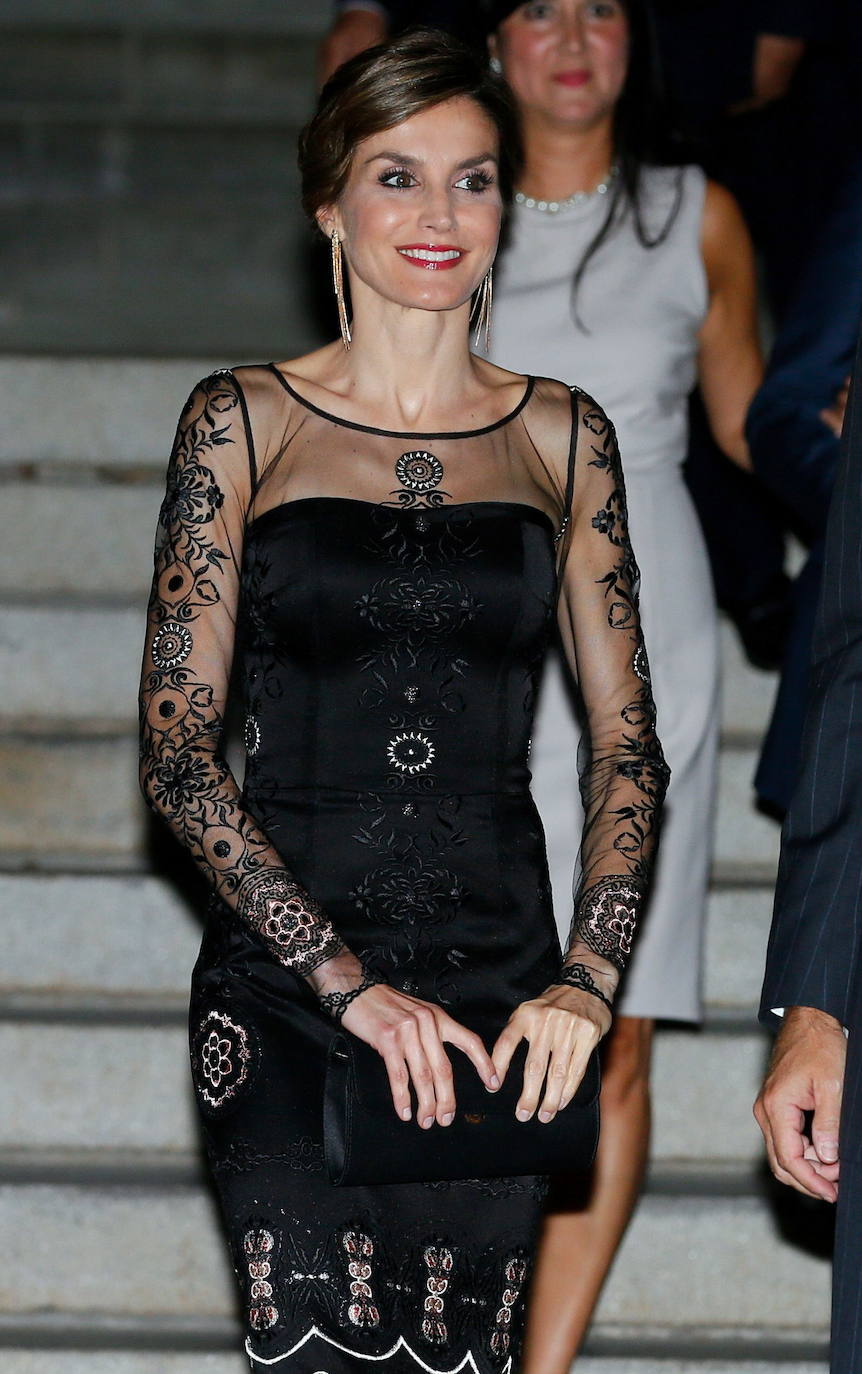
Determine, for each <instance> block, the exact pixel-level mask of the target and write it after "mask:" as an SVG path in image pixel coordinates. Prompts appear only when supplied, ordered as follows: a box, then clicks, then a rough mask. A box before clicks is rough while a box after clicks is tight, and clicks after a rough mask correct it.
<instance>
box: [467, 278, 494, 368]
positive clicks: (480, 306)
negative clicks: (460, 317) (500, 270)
mask: <svg viewBox="0 0 862 1374" xmlns="http://www.w3.org/2000/svg"><path fill="white" fill-rule="evenodd" d="M493 304H494V268H493V266H491V267H489V268H488V271H487V272H486V273H485V276H484V277H483V279H482V285H481V286H480V287H479V290H478V291H477V293H476V300H475V301H474V303H473V309H472V311H471V312H470V319H471V321H472V320H474V319H475V321H476V333H475V334H474V336H473V342H474V343H475V344H476V347H477V348H478V346H479V343H480V341H481V343H482V349H483V351H484V352H485V353H490V351H491V310H492V307H493Z"/></svg>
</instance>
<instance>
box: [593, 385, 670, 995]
mask: <svg viewBox="0 0 862 1374" xmlns="http://www.w3.org/2000/svg"><path fill="white" fill-rule="evenodd" d="M575 390H576V391H577V389H575ZM577 394H578V396H579V409H580V415H581V424H582V426H583V427H584V429H585V430H586V431H587V432H588V434H589V443H588V447H589V451H590V453H591V454H592V457H591V458H589V459H588V461H587V465H588V467H591V468H594V469H596V470H597V471H598V472H601V473H604V474H606V475H607V477H608V478H609V479H610V482H611V484H612V485H611V487H610V490H609V491H608V493H607V495H606V496H605V499H604V501H603V503H602V505H601V506H600V507H599V508H598V509H595V508H594V513H593V515H592V519H591V525H592V528H593V529H594V530H595V531H596V532H597V534H599V535H601V536H603V537H604V538H605V539H607V541H608V543H609V544H610V546H611V547H612V548H613V550H614V551H615V553H616V560H615V562H614V563H613V565H612V567H611V568H610V569H609V570H608V571H607V572H606V573H604V574H603V575H602V576H601V577H600V578H599V579H598V581H597V585H598V586H599V587H601V588H602V591H603V596H604V601H605V605H606V617H607V624H608V626H609V628H610V629H611V630H613V631H614V632H621V633H623V634H624V635H625V636H626V637H627V638H628V640H629V642H630V645H631V667H632V670H633V673H634V676H635V678H636V679H637V680H638V682H639V683H640V687H639V690H637V691H636V693H635V694H634V695H633V696H632V698H631V699H630V700H629V701H628V702H626V703H625V705H624V706H623V707H622V710H621V712H620V715H621V719H622V722H623V725H624V727H625V728H624V730H623V731H622V733H621V737H619V736H617V737H616V738H615V740H614V743H613V746H612V748H610V749H608V750H607V751H606V752H605V753H604V754H602V753H601V752H594V754H593V757H592V758H591V759H590V762H589V766H588V767H587V768H586V769H585V770H584V773H583V774H582V777H581V792H582V796H583V801H584V812H585V818H586V819H585V825H584V834H583V839H582V845H581V862H582V870H583V877H582V880H581V883H580V885H579V891H578V896H577V899H576V902H575V914H574V919H573V922H572V929H571V932H570V940H569V947H570V948H571V947H572V945H573V944H574V943H575V942H576V941H582V942H583V943H584V944H585V945H586V946H587V947H588V948H589V949H591V950H592V951H593V952H594V953H595V954H597V955H599V956H600V957H601V958H603V959H607V960H609V962H610V963H612V964H613V965H614V967H615V968H617V969H618V970H620V971H621V970H622V969H623V968H624V967H625V964H626V961H627V959H628V957H629V955H630V953H631V948H632V938H633V936H634V932H635V928H636V926H637V921H638V917H639V913H640V909H641V907H642V905H643V901H644V898H645V894H646V890H647V881H648V878H649V874H650V870H651V867H652V861H653V855H654V851H655V845H656V840H657V827H658V815H659V812H660V809H661V804H662V801H663V799H664V794H665V792H666V790H667V784H668V779H669V776H670V771H669V769H668V767H667V764H666V763H665V760H664V756H663V754H662V751H661V746H660V744H659V742H658V739H657V736H656V733H655V704H654V702H653V698H652V692H651V687H650V675H649V662H648V659H647V653H646V648H645V645H644V641H643V636H642V633H641V629H640V620H639V617H638V589H639V584H640V575H639V572H638V568H637V563H636V562H635V558H634V554H633V552H632V547H631V543H630V540H629V533H628V512H627V508H626V499H625V484H624V480H623V472H622V466H621V463H620V457H619V450H618V448H617V443H616V436H615V434H614V429H613V426H612V425H611V423H610V421H609V420H608V418H607V416H606V415H605V414H604V411H602V410H601V408H600V407H599V406H597V405H596V404H595V402H594V401H592V399H591V398H590V397H589V396H587V395H586V394H585V393H583V392H579V393H577ZM612 852H613V853H614V854H615V855H616V856H618V861H619V862H620V863H621V866H622V868H623V869H624V870H626V871H623V872H620V871H618V872H617V873H615V874H610V875H608V874H604V875H603V874H601V872H600V870H599V864H602V863H606V862H607V858H608V857H609V855H610V854H611V853H612ZM597 870H599V871H597ZM571 967H573V968H574V967H575V965H572V966H571ZM573 976H576V977H581V975H580V974H577V973H576V974H574V975H573ZM578 986H584V984H583V983H579V984H578ZM587 990H588V991H592V990H593V989H587Z"/></svg>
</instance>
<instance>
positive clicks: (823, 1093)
mask: <svg viewBox="0 0 862 1374" xmlns="http://www.w3.org/2000/svg"><path fill="white" fill-rule="evenodd" d="M846 1055H847V1041H846V1038H845V1035H844V1031H843V1029H842V1027H841V1023H840V1022H839V1021H836V1020H835V1017H834V1016H829V1015H827V1013H826V1012H823V1011H816V1010H815V1009H814V1008H813V1007H790V1008H788V1011H787V1015H786V1016H785V1018H784V1024H783V1025H782V1027H781V1030H780V1031H779V1034H778V1037H777V1039H776V1041H775V1048H774V1050H773V1052H772V1060H771V1063H770V1066H769V1071H768V1073H767V1075H766V1080H765V1082H764V1084H763V1087H762V1089H761V1091H760V1096H759V1097H758V1099H757V1101H756V1102H755V1104H754V1115H755V1117H756V1118H757V1124H758V1126H759V1127H760V1129H761V1131H762V1132H763V1136H764V1139H765V1141H766V1151H767V1154H768V1156H769V1163H770V1167H771V1169H772V1172H773V1173H774V1174H775V1177H776V1178H777V1179H778V1180H779V1182H780V1183H788V1184H790V1186H791V1187H792V1188H796V1189H798V1191H799V1192H800V1193H805V1194H806V1195H807V1196H808V1197H816V1198H823V1199H824V1201H826V1202H835V1200H836V1199H837V1197H838V1172H839V1164H838V1123H839V1119H840V1116H841V1093H842V1090H843V1087H844V1061H845V1059H846ZM806 1112H813V1113H814V1118H813V1121H812V1125H811V1136H810V1138H809V1136H807V1135H806V1134H805V1113H806Z"/></svg>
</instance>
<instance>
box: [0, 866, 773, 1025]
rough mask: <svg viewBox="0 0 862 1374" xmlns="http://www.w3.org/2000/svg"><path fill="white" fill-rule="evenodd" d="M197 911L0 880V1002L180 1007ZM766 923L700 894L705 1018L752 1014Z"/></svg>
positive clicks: (74, 881)
mask: <svg viewBox="0 0 862 1374" xmlns="http://www.w3.org/2000/svg"><path fill="white" fill-rule="evenodd" d="M203 907H204V895H203V891H201V893H200V897H199V900H197V902H191V903H190V902H189V901H187V900H186V899H185V898H184V897H182V896H181V895H180V893H179V891H178V890H177V887H176V885H175V884H174V883H172V882H170V881H168V880H166V879H162V878H157V877H153V876H149V875H145V874H139V875H135V876H127V877H122V876H111V875H108V874H99V875H75V874H57V875H52V876H49V875H44V874H42V875H37V874H11V873H5V874H3V873H0V946H2V949H3V959H2V962H0V996H3V995H5V997H6V998H7V1000H8V998H9V996H10V995H11V996H17V997H19V999H20V997H21V996H22V995H28V994H33V995H34V996H35V997H38V996H40V995H41V996H42V998H43V1000H48V999H51V998H56V997H57V995H58V994H59V995H61V996H63V997H66V998H72V999H77V1000H78V1001H86V1000H87V999H88V998H93V997H100V998H101V999H102V1000H103V1002H105V1003H108V1002H110V999H111V998H112V997H114V998H117V999H125V998H127V997H128V996H129V994H132V995H137V996H139V997H140V996H151V997H154V998H161V999H163V1000H164V999H165V998H168V999H172V1000H173V1001H174V1003H175V1004H176V1005H181V1003H182V1001H183V999H184V998H185V996H186V994H187V990H188V979H189V973H190V970H191V968H192V965H193V963H194V960H195V958H196V956H197V950H198V945H199V944H200V935H201V923H200V914H199V912H202V911H203ZM771 913H772V892H771V890H770V889H769V888H766V887H764V888H756V887H744V888H718V889H717V890H715V891H713V892H712V893H711V894H710V899H709V912H708V918H707V945H706V961H705V963H706V999H707V1003H708V1005H709V1006H710V1008H711V1009H712V1011H713V1012H714V1013H715V1012H724V1013H726V1014H727V1013H731V1014H735V1015H740V1014H742V1015H745V1014H747V1015H749V1016H751V1015H752V1014H753V1009H754V1008H755V1007H756V1006H757V1003H758V999H759V995H760V983H761V980H762V976H763V961H764V955H765V951H766V940H767V935H768V932H769V922H770V919H771ZM22 917H23V919H22ZM0 1006H2V1003H0Z"/></svg>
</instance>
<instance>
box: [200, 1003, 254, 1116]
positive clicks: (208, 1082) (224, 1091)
mask: <svg viewBox="0 0 862 1374" xmlns="http://www.w3.org/2000/svg"><path fill="white" fill-rule="evenodd" d="M251 1060H252V1051H251V1045H250V1043H249V1034H248V1031H247V1030H246V1029H245V1027H244V1026H240V1025H238V1024H237V1022H236V1021H232V1020H231V1018H230V1017H229V1016H227V1015H225V1013H224V1012H220V1011H211V1012H209V1014H208V1015H207V1016H205V1017H204V1019H203V1021H202V1022H201V1024H200V1026H199V1027H198V1031H197V1034H196V1035H195V1038H194V1047H193V1051H192V1071H193V1076H194V1079H195V1084H196V1086H197V1089H198V1092H199V1093H200V1096H201V1097H202V1098H203V1100H204V1102H206V1103H207V1104H208V1106H210V1107H222V1106H223V1105H224V1104H225V1102H227V1101H229V1100H230V1099H231V1098H232V1097H235V1096H236V1094H237V1092H238V1091H239V1089H240V1088H241V1087H242V1086H243V1084H244V1083H245V1082H246V1080H247V1078H248V1075H249V1067H250V1064H251Z"/></svg>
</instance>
